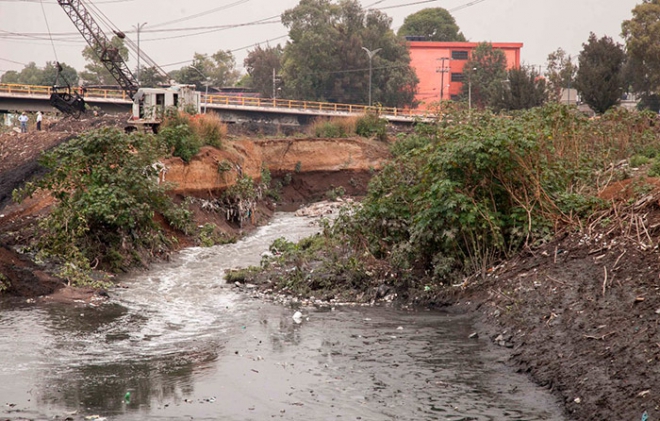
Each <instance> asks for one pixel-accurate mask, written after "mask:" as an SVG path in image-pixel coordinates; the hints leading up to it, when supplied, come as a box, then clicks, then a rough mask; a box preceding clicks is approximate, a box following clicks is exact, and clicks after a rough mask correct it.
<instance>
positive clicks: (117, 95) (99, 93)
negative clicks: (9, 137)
mask: <svg viewBox="0 0 660 421" xmlns="http://www.w3.org/2000/svg"><path fill="white" fill-rule="evenodd" d="M73 89H77V88H75V87H74V88H73ZM78 89H79V88H78ZM0 92H6V93H8V94H23V95H45V96H50V94H52V93H53V87H52V86H40V85H22V84H19V83H0ZM84 95H85V96H86V97H92V98H108V99H122V100H126V101H130V100H131V98H130V97H129V96H128V94H127V93H126V92H125V91H123V90H120V89H98V88H89V89H88V88H85V92H84Z"/></svg>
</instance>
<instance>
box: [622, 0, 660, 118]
mask: <svg viewBox="0 0 660 421" xmlns="http://www.w3.org/2000/svg"><path fill="white" fill-rule="evenodd" d="M632 15H633V17H632V19H630V20H626V21H624V22H623V24H622V25H621V29H622V35H623V37H624V39H625V41H626V51H627V61H626V65H625V70H624V76H623V77H624V81H625V82H624V84H625V88H626V90H630V91H631V92H634V93H637V94H641V97H642V100H641V102H642V103H643V104H645V106H650V107H651V108H653V109H655V110H656V111H657V109H658V106H659V105H658V95H660V43H658V40H659V39H660V0H645V1H644V2H643V3H642V4H639V5H637V6H635V8H634V9H633V10H632Z"/></svg>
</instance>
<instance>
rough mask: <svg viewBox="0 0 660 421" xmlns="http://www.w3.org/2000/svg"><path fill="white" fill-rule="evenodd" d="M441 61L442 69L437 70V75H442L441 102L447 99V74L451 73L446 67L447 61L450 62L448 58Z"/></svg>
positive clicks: (442, 58)
mask: <svg viewBox="0 0 660 421" xmlns="http://www.w3.org/2000/svg"><path fill="white" fill-rule="evenodd" d="M438 60H439V61H440V68H439V69H437V70H436V73H440V101H443V100H444V97H445V73H447V72H448V71H449V69H447V68H446V67H445V61H448V60H449V58H448V57H441V58H439V59H438Z"/></svg>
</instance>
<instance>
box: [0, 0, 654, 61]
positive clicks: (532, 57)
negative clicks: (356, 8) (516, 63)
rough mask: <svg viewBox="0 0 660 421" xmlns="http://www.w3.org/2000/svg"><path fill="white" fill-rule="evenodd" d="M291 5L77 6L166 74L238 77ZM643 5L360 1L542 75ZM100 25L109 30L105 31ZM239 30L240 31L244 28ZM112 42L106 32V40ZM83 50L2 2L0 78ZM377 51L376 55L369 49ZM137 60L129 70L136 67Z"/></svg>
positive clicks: (112, 1)
mask: <svg viewBox="0 0 660 421" xmlns="http://www.w3.org/2000/svg"><path fill="white" fill-rule="evenodd" d="M298 1H299V0H94V1H90V0H84V1H83V2H84V3H85V4H86V5H87V6H88V7H89V8H90V10H91V11H92V12H93V14H94V15H95V16H97V20H98V21H99V26H100V27H101V28H102V29H103V30H106V29H107V28H109V27H114V28H119V29H120V30H121V31H123V32H124V33H125V34H126V36H127V37H128V38H129V39H131V40H133V41H134V42H136V43H137V30H136V29H137V27H138V26H139V27H140V28H141V30H140V49H141V50H142V51H143V52H145V53H146V54H147V55H148V56H149V57H150V58H151V59H153V60H154V61H155V62H156V63H158V64H159V65H160V66H161V67H162V68H163V69H164V70H165V71H167V72H169V71H171V70H175V69H180V68H181V67H183V66H186V65H189V64H190V63H191V61H192V58H193V54H194V53H196V52H197V53H202V54H208V55H212V54H213V53H215V52H217V51H219V50H230V51H232V54H233V55H234V56H235V57H236V64H237V68H238V69H239V70H241V71H243V60H244V59H245V57H246V55H247V53H248V52H249V51H250V50H252V49H254V48H255V46H256V45H262V46H264V47H265V46H266V45H270V46H275V45H277V44H278V43H280V44H282V45H284V44H285V43H286V40H287V29H286V28H285V27H284V26H283V25H282V24H281V23H280V22H279V16H280V15H281V14H282V12H284V11H285V10H288V9H291V8H293V7H295V6H296V5H297V4H298ZM641 2H642V0H360V3H361V4H362V6H363V8H365V9H367V8H376V9H379V10H381V11H383V12H384V13H386V14H387V15H389V16H390V17H391V18H392V29H393V30H394V31H397V30H398V29H399V27H401V25H402V24H403V20H404V18H405V17H406V16H408V15H410V14H412V13H415V12H418V11H420V10H422V9H425V8H429V7H443V8H445V9H447V10H449V11H450V12H451V14H452V15H453V16H454V18H455V19H456V23H457V24H458V26H459V27H460V30H461V31H462V32H463V34H464V35H465V37H466V38H467V40H468V41H473V42H482V41H488V42H522V43H523V44H524V45H523V48H522V53H521V60H522V62H523V63H524V64H528V65H534V66H543V68H545V64H546V61H547V56H548V54H549V53H551V52H553V51H555V50H557V49H558V48H560V47H561V48H563V49H564V50H565V51H566V52H567V53H568V54H570V55H571V56H572V57H577V56H578V54H579V53H580V50H581V49H582V44H583V43H584V42H586V41H587V39H588V37H589V33H590V32H594V33H595V34H596V35H597V36H598V37H599V38H600V37H602V36H605V35H607V36H610V37H612V38H613V39H614V40H615V41H617V42H620V43H622V44H623V40H622V39H621V37H620V34H621V23H622V22H623V21H624V20H627V19H630V18H631V17H632V13H631V11H632V9H633V8H634V7H635V6H636V5H637V4H639V3H641ZM106 22H107V25H106ZM246 24H247V25H246ZM111 35H112V34H111V33H110V36H111ZM85 46H86V43H85V41H84V39H83V38H82V36H81V35H80V34H79V33H78V32H77V30H76V28H75V26H74V24H73V23H72V22H71V20H70V19H69V17H68V16H67V14H66V13H65V12H64V10H63V9H62V8H61V7H60V6H59V5H58V3H57V1H56V0H0V74H1V73H3V72H5V71H8V70H17V71H20V70H21V69H22V68H23V67H24V66H25V65H26V64H27V63H29V62H35V63H36V64H37V66H39V67H43V65H45V63H46V62H47V61H60V62H63V63H66V64H68V65H70V66H73V67H74V68H76V69H77V70H83V69H84V66H85V60H84V59H83V57H82V56H81V52H82V50H83V48H84V47H85ZM373 48H377V46H372V49H373ZM136 63H137V61H136V57H135V55H132V56H131V57H130V59H129V62H128V64H129V67H130V68H131V69H134V68H135V67H136Z"/></svg>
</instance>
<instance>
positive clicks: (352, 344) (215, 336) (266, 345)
mask: <svg viewBox="0 0 660 421" xmlns="http://www.w3.org/2000/svg"><path fill="white" fill-rule="evenodd" d="M317 229H318V228H317V227H316V226H312V225H310V224H309V220H307V219H302V218H295V217H293V216H292V215H290V214H279V215H277V216H276V218H275V219H274V220H273V222H272V223H271V224H270V225H269V226H267V227H263V228H262V229H261V230H259V231H258V232H257V233H255V234H254V235H252V236H251V237H249V238H247V239H246V240H245V241H241V242H240V243H238V244H234V245H227V246H218V247H213V248H199V249H190V250H186V251H185V252H184V253H182V254H181V255H180V256H177V258H176V259H175V261H172V262H170V263H168V264H163V265H158V266H157V267H155V268H153V270H150V271H149V272H148V273H144V274H133V275H131V277H130V278H126V279H123V280H122V282H123V283H124V284H126V285H127V286H128V287H129V288H126V289H118V290H115V291H112V292H111V295H112V298H111V300H110V301H109V302H107V303H104V304H99V305H97V306H84V305H77V306H75V305H74V306H72V305H58V304H48V305H40V304H27V303H23V304H20V305H17V303H15V302H12V303H8V302H5V303H0V419H3V420H4V419H16V420H18V419H54V418H55V417H59V419H65V418H67V417H69V418H70V419H73V420H77V419H85V418H87V419H92V418H97V417H96V416H98V418H106V419H108V420H142V419H154V420H163V419H165V420H168V419H170V420H181V419H193V418H194V419H207V420H212V419H222V420H266V419H272V418H276V419H288V420H302V419H305V420H331V419H332V420H336V419H343V420H357V419H362V420H452V421H458V420H562V419H564V418H563V417H562V416H561V413H560V411H559V410H558V409H557V406H556V404H555V402H554V401H553V400H552V399H551V398H550V397H549V396H548V395H547V394H546V393H545V392H544V391H542V390H540V389H538V388H536V387H534V386H533V385H532V384H530V383H529V382H528V381H527V380H526V379H525V378H524V377H521V376H519V375H515V374H513V373H512V372H511V371H510V370H508V369H507V368H506V366H505V365H504V364H503V363H502V361H504V358H505V356H504V355H501V354H498V353H497V352H494V351H493V350H492V349H491V348H490V347H489V346H488V344H487V340H486V339H477V340H475V339H468V335H469V334H470V333H471V332H472V330H473V327H472V326H471V322H470V319H469V318H467V317H465V316H456V315H449V314H445V313H438V312H429V311H396V310H393V309H389V308H379V307H376V308H370V307H337V308H334V309H303V318H302V321H301V322H300V323H296V322H295V321H294V320H293V318H292V314H293V313H294V310H293V309H290V308H285V307H281V306H277V305H273V304H268V303H264V302H260V301H258V300H254V299H251V298H249V297H245V296H244V295H241V294H238V293H236V292H234V291H233V290H232V288H231V287H229V286H227V285H225V284H224V282H223V271H224V270H225V269H226V268H229V267H236V266H246V265H251V264H258V262H259V259H260V253H261V252H262V251H264V250H266V249H267V247H268V245H269V244H270V243H271V242H272V241H273V240H274V239H275V238H277V237H280V236H285V237H287V238H289V239H296V238H299V237H301V236H304V235H309V234H311V233H313V232H315V231H316V230H317Z"/></svg>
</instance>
